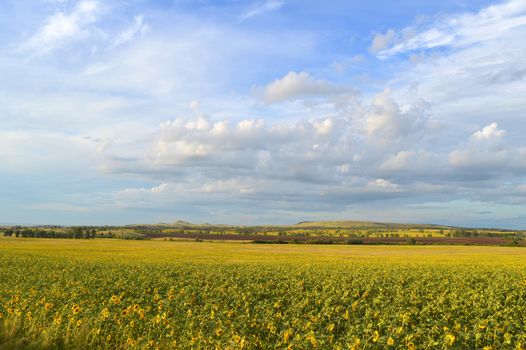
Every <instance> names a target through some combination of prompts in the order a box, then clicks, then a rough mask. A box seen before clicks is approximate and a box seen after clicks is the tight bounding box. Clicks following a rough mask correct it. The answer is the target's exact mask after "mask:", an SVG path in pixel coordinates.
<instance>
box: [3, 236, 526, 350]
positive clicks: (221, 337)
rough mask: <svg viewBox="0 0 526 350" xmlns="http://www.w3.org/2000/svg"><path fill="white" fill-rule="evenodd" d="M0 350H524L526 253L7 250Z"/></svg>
mask: <svg viewBox="0 0 526 350" xmlns="http://www.w3.org/2000/svg"><path fill="white" fill-rule="evenodd" d="M0 325H1V327H0V328H1V329H0V348H2V349H5V348H6V349H19V348H33V349H41V348H49V349H55V348H78V349H86V348H102V349H125V348H130V349H155V348H161V349H164V348H180V349H188V348H195V349H210V348H211V349H216V348H217V349H255V348H263V349H275V348H278V349H287V348H289V349H312V348H319V349H332V348H335V349H338V348H340V349H352V348H354V349H384V348H392V349H421V348H427V349H444V348H470V349H475V348H485V347H486V349H490V348H491V349H503V348H504V349H506V348H510V349H514V348H516V349H522V348H523V344H526V249H524V248H513V247H463V246H344V245H339V246H316V245H285V246H282V245H255V244H243V243H224V242H222V243H205V242H183V241H173V242H172V241H154V240H152V241H124V240H111V239H95V240H55V239H22V238H0Z"/></svg>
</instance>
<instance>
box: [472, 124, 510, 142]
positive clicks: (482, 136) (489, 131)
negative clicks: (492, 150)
mask: <svg viewBox="0 0 526 350" xmlns="http://www.w3.org/2000/svg"><path fill="white" fill-rule="evenodd" d="M505 134H506V131H504V130H501V129H499V128H498V125H497V123H491V124H490V125H488V126H485V127H484V128H482V129H481V130H478V131H476V132H475V133H473V135H471V137H472V138H473V139H474V140H479V141H484V140H491V139H495V138H500V137H503V136H504V135H505Z"/></svg>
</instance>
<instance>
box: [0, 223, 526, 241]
mask: <svg viewBox="0 0 526 350" xmlns="http://www.w3.org/2000/svg"><path fill="white" fill-rule="evenodd" d="M0 235H4V236H9V237H10V236H14V237H24V238H84V239H92V238H120V239H141V240H147V239H189V240H192V239H196V240H220V241H221V240H227V241H228V240H234V241H261V242H267V243H268V242H279V243H299V244H302V243H307V244H309V243H323V244H327V243H330V244H332V243H336V244H406V243H408V240H413V239H414V241H413V243H418V244H480V245H526V240H525V238H526V232H525V231H522V230H506V229H498V228H465V227H453V226H444V225H429V224H402V223H379V222H369V221H319V222H312V221H307V222H300V223H297V224H294V225H274V226H273V225H262V226H239V225H238V226H236V225H217V224H191V223H188V222H185V221H177V222H174V223H161V224H148V225H146V224H138V225H127V226H73V227H67V226H36V227H21V226H14V227H3V228H2V227H0Z"/></svg>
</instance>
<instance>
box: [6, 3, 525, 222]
mask: <svg viewBox="0 0 526 350" xmlns="http://www.w3.org/2000/svg"><path fill="white" fill-rule="evenodd" d="M525 37H526V0H509V1H493V2H492V1H483V0H473V1H471V0H470V1H467V0H465V1H463V0H444V1H413V0H400V1H396V2H392V1H380V0H370V1H357V0H334V1H329V2H319V1H310V0H301V1H300V0H259V1H256V0H254V1H240V0H222V1H212V0H155V1H146V0H111V1H109V0H24V1H20V0H3V1H1V2H0V223H2V224H27V225H31V224H61V225H104V224H108V225H120V224H133V223H156V222H173V221H176V220H179V219H182V220H187V221H191V222H196V223H204V222H209V223H230V224H242V225H256V224H293V223H296V222H298V221H305V220H344V219H349V220H351V219H356V220H374V221H384V222H410V223H440V224H447V225H459V226H469V227H502V228H522V229H525V228H526V137H525V136H524V135H525V133H526V40H524V38H525Z"/></svg>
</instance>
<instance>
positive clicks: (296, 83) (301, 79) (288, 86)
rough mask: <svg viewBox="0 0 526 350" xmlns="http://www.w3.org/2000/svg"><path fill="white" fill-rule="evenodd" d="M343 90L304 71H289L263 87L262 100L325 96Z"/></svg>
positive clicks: (279, 100) (278, 100)
mask: <svg viewBox="0 0 526 350" xmlns="http://www.w3.org/2000/svg"><path fill="white" fill-rule="evenodd" d="M343 92H345V89H343V88H342V87H339V86H336V85H334V84H332V83H330V82H328V81H326V80H321V79H315V78H313V77H312V76H311V75H310V74H309V73H306V72H299V73H296V72H289V73H288V74H287V75H285V76H284V77H283V78H281V79H276V80H274V81H273V82H272V83H270V84H268V85H267V86H266V87H265V88H264V89H263V96H262V97H263V100H264V101H265V102H267V103H275V102H282V101H285V100H292V99H301V98H317V97H325V96H328V95H334V94H339V93H343Z"/></svg>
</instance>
